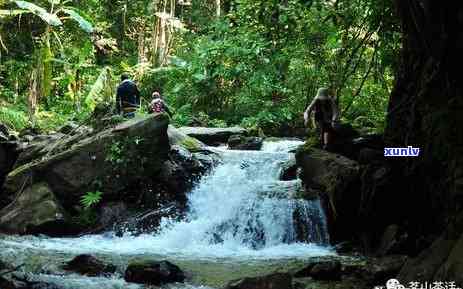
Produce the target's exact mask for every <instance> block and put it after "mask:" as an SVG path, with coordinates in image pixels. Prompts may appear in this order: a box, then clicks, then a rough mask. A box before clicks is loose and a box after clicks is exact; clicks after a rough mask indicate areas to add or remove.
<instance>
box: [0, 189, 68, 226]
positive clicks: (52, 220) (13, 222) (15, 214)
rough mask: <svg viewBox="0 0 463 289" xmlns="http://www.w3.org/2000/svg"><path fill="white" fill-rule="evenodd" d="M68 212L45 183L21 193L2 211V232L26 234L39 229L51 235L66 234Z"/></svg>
mask: <svg viewBox="0 0 463 289" xmlns="http://www.w3.org/2000/svg"><path fill="white" fill-rule="evenodd" d="M65 218H66V212H65V211H64V209H63V208H62V206H61V205H60V203H59V201H58V200H57V199H56V196H55V195H54V193H53V192H52V191H51V189H50V187H49V186H48V185H47V183H45V182H40V183H35V184H33V185H32V186H30V187H27V188H25V189H24V190H23V191H22V192H19V194H18V196H17V197H16V199H15V200H14V201H13V202H12V203H11V204H9V205H8V206H6V207H5V208H3V209H2V210H1V211H0V231H3V232H8V233H19V234H26V233H29V232H33V231H35V230H37V229H38V228H41V229H42V230H47V231H49V233H50V234H58V235H60V234H64V232H63V230H67V229H68V227H63V226H62V224H63V222H64V221H65ZM53 231H55V232H53Z"/></svg>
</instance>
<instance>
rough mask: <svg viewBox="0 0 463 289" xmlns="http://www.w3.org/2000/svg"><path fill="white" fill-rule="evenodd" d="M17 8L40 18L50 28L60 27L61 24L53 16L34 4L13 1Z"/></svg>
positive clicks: (56, 17)
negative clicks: (50, 26)
mask: <svg viewBox="0 0 463 289" xmlns="http://www.w3.org/2000/svg"><path fill="white" fill-rule="evenodd" d="M14 3H16V5H18V7H19V8H22V9H25V10H27V11H30V12H31V13H33V14H35V15H37V16H39V17H40V18H42V20H43V21H45V22H47V23H48V24H49V25H52V26H61V25H63V23H62V22H61V20H60V19H59V18H58V16H56V15H55V14H51V13H48V12H47V11H46V10H45V9H44V8H42V7H40V6H37V5H35V4H34V3H31V2H27V1H14Z"/></svg>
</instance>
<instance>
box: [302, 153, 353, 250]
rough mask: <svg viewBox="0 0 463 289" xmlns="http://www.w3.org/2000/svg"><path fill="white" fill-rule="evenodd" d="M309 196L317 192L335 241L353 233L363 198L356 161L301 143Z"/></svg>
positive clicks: (303, 173)
mask: <svg viewBox="0 0 463 289" xmlns="http://www.w3.org/2000/svg"><path fill="white" fill-rule="evenodd" d="M296 162H297V164H298V166H299V167H300V168H301V174H300V177H301V179H302V181H303V183H304V185H305V188H306V192H307V195H306V196H302V197H305V198H306V199H313V198H314V194H315V193H316V194H318V195H319V196H320V198H321V200H322V205H323V207H324V209H325V211H326V213H327V217H328V223H329V226H328V227H329V229H330V236H331V240H332V241H338V240H345V239H348V238H349V237H351V235H352V232H351V231H350V230H349V228H350V227H351V226H352V223H355V222H356V217H357V214H358V206H359V205H358V204H359V202H360V194H359V177H360V167H359V165H358V163H357V162H355V161H353V160H350V159H348V158H346V157H343V156H341V155H337V154H333V153H330V152H327V151H323V150H319V149H314V148H306V147H301V148H299V149H298V151H297V153H296Z"/></svg>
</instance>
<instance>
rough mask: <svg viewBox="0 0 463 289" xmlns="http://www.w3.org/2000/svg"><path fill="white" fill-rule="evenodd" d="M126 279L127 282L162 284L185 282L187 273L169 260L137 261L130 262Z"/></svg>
mask: <svg viewBox="0 0 463 289" xmlns="http://www.w3.org/2000/svg"><path fill="white" fill-rule="evenodd" d="M124 279H125V280H126V281H127V282H133V283H139V284H149V285H156V286H160V285H164V284H169V283H175V282H183V281H184V280H185V274H184V273H183V271H182V270H181V269H180V268H179V267H178V266H176V265H175V264H172V263H170V262H168V261H160V262H159V261H139V262H137V261H136V262H132V263H130V264H129V266H128V267H127V270H126V271H125V276H124Z"/></svg>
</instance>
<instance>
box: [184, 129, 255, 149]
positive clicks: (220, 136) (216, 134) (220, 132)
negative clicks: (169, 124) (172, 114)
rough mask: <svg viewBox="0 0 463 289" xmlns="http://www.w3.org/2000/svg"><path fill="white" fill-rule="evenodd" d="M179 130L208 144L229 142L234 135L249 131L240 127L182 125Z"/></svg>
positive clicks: (244, 133)
mask: <svg viewBox="0 0 463 289" xmlns="http://www.w3.org/2000/svg"><path fill="white" fill-rule="evenodd" d="M179 131H180V132H181V133H183V134H186V135H188V136H190V137H193V138H196V139H198V140H200V141H202V142H203V143H205V144H207V145H216V144H218V143H227V141H228V139H229V138H230V136H232V135H246V134H247V131H246V130H245V129H244V128H240V127H228V128H209V127H181V128H179Z"/></svg>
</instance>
